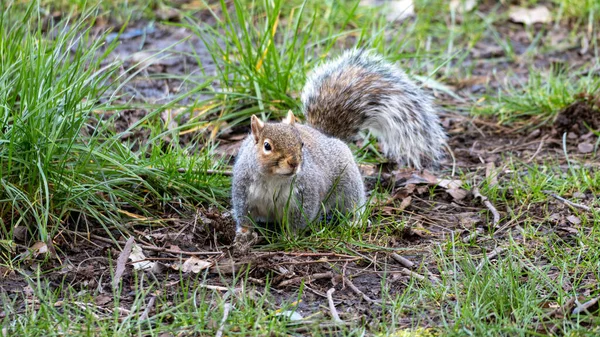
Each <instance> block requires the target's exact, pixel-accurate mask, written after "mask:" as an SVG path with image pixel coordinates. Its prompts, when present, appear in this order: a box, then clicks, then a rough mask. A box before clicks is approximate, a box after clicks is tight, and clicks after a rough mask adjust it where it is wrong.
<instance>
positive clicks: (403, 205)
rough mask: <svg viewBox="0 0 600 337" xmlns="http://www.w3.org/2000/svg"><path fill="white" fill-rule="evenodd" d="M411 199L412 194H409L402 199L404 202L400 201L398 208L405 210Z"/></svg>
mask: <svg viewBox="0 0 600 337" xmlns="http://www.w3.org/2000/svg"><path fill="white" fill-rule="evenodd" d="M411 201H412V197H411V196H408V197H406V198H404V199H402V202H401V203H400V206H399V207H398V210H400V211H403V210H404V209H405V208H406V207H408V206H410V203H411Z"/></svg>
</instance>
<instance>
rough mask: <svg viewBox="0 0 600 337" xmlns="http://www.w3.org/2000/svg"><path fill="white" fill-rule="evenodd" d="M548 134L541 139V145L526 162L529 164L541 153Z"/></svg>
mask: <svg viewBox="0 0 600 337" xmlns="http://www.w3.org/2000/svg"><path fill="white" fill-rule="evenodd" d="M546 138H547V136H544V137H542V140H541V141H540V145H539V146H538V148H537V150H535V152H534V153H533V155H532V156H531V158H529V159H528V160H527V161H526V162H525V163H526V164H529V163H531V161H532V160H533V159H534V158H535V157H536V156H537V155H538V153H540V151H541V150H542V146H544V141H545V140H546Z"/></svg>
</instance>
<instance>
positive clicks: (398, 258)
mask: <svg viewBox="0 0 600 337" xmlns="http://www.w3.org/2000/svg"><path fill="white" fill-rule="evenodd" d="M390 256H391V257H392V258H393V259H394V260H396V261H397V262H398V263H400V264H401V265H403V266H405V267H406V268H412V267H414V265H415V264H414V263H412V262H411V261H409V260H408V259H407V258H405V257H402V256H400V255H398V254H396V253H392V254H390Z"/></svg>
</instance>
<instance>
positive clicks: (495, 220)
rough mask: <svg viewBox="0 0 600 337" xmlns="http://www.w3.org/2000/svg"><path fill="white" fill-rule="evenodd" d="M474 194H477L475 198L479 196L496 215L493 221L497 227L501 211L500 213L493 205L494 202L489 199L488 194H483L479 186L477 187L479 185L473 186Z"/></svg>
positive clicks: (493, 224)
mask: <svg viewBox="0 0 600 337" xmlns="http://www.w3.org/2000/svg"><path fill="white" fill-rule="evenodd" d="M473 196H475V198H479V199H480V200H481V201H482V202H483V204H484V205H485V207H487V208H488V209H489V210H490V212H492V214H493V216H494V221H493V222H492V226H493V227H496V225H497V224H498V222H500V213H498V210H497V209H496V207H494V205H492V203H491V202H490V201H489V199H488V198H487V197H486V196H484V195H482V194H481V193H480V192H479V188H477V187H473Z"/></svg>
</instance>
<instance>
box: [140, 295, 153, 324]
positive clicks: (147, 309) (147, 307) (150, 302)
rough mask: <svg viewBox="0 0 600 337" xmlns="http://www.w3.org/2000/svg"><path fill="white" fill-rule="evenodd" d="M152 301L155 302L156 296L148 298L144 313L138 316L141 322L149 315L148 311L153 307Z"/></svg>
mask: <svg viewBox="0 0 600 337" xmlns="http://www.w3.org/2000/svg"><path fill="white" fill-rule="evenodd" d="M154 301H156V296H152V297H150V300H149V301H148V305H147V306H146V309H144V312H142V314H141V315H140V320H141V321H143V320H145V319H146V318H148V314H150V310H152V307H153V306H154Z"/></svg>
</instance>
